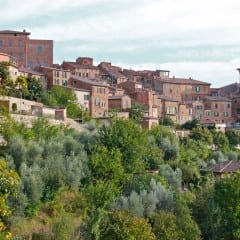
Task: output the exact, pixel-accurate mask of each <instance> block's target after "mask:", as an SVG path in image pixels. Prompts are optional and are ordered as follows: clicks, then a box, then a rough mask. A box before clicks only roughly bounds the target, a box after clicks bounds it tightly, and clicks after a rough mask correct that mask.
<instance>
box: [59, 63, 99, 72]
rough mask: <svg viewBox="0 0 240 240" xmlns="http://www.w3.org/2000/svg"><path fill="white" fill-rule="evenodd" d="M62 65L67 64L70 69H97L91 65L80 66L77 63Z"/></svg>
mask: <svg viewBox="0 0 240 240" xmlns="http://www.w3.org/2000/svg"><path fill="white" fill-rule="evenodd" d="M63 63H66V64H69V65H71V66H72V67H74V68H80V69H96V70H97V69H98V67H96V66H92V65H82V64H80V63H78V62H63Z"/></svg>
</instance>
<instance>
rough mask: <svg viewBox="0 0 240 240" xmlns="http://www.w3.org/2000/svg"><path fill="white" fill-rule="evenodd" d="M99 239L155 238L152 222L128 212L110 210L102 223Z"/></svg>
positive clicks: (132, 239)
mask: <svg viewBox="0 0 240 240" xmlns="http://www.w3.org/2000/svg"><path fill="white" fill-rule="evenodd" d="M94 239H97V240H112V239H116V240H126V239H129V240H155V239H156V238H155V236H154V234H153V232H152V231H151V226H150V224H149V223H148V222H147V221H146V220H145V219H143V218H140V217H136V216H132V215H131V214H130V213H128V212H120V211H115V212H110V213H108V214H107V215H106V216H105V217H104V218H103V219H102V221H101V223H100V234H99V237H97V238H94Z"/></svg>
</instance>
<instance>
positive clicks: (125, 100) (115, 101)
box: [108, 95, 131, 112]
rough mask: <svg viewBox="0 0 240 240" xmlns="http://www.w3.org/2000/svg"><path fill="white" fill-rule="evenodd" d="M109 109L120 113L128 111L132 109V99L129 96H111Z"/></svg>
mask: <svg viewBox="0 0 240 240" xmlns="http://www.w3.org/2000/svg"><path fill="white" fill-rule="evenodd" d="M108 108H109V110H116V111H118V112H124V111H127V110H128V109H129V108H131V98H130V97H129V96H128V95H118V96H109V97H108Z"/></svg>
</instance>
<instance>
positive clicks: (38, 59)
mask: <svg viewBox="0 0 240 240" xmlns="http://www.w3.org/2000/svg"><path fill="white" fill-rule="evenodd" d="M29 35H30V33H29V32H26V31H25V30H23V31H22V32H19V31H11V30H3V31H0V51H1V52H4V53H7V54H9V55H11V56H13V57H14V58H16V59H17V61H18V65H19V66H20V67H29V68H32V69H33V68H34V67H36V66H48V67H52V65H53V41H52V40H40V39H30V38H29Z"/></svg>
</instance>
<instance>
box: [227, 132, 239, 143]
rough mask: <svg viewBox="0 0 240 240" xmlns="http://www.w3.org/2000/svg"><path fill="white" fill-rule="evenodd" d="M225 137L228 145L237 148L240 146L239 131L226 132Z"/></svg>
mask: <svg viewBox="0 0 240 240" xmlns="http://www.w3.org/2000/svg"><path fill="white" fill-rule="evenodd" d="M225 134H226V137H227V138H228V141H229V144H230V145H232V146H237V145H238V144H240V131H239V130H231V131H226V133H225Z"/></svg>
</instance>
